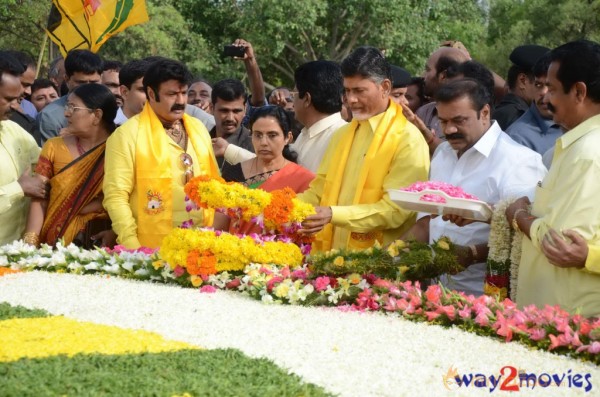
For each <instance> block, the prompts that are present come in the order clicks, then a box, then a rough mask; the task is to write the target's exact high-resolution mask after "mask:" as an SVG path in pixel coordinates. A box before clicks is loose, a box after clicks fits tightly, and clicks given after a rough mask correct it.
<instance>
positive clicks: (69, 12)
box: [46, 0, 149, 56]
mask: <svg viewBox="0 0 600 397" xmlns="http://www.w3.org/2000/svg"><path fill="white" fill-rule="evenodd" d="M52 3H53V4H52V9H51V10H50V16H49V17H48V28H47V29H46V32H47V33H48V35H49V36H50V38H51V39H52V41H54V42H55V43H56V45H58V47H59V48H60V51H61V52H62V54H63V56H66V55H67V52H69V51H70V50H74V49H86V50H90V51H92V52H97V51H98V50H99V49H100V47H101V46H102V44H104V42H105V41H106V40H108V39H109V38H110V37H111V36H112V35H115V34H117V33H119V32H121V31H123V30H124V29H125V28H127V27H128V26H132V25H137V24H139V23H144V22H147V21H148V19H149V18H148V12H147V11H146V1H145V0H53V1H52Z"/></svg>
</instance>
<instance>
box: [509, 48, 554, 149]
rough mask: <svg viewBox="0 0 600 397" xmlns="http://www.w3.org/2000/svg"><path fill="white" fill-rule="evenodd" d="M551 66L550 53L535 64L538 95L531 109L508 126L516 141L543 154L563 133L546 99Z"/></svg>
mask: <svg viewBox="0 0 600 397" xmlns="http://www.w3.org/2000/svg"><path fill="white" fill-rule="evenodd" d="M548 66H550V57H549V53H548V54H546V55H543V56H542V57H541V58H540V59H539V60H538V61H537V62H536V64H535V65H534V66H533V75H534V81H533V85H534V88H535V90H536V94H537V95H536V97H535V98H534V100H533V101H532V103H531V106H530V107H529V110H528V111H526V112H525V114H524V115H523V116H521V117H520V118H519V119H517V121H515V122H514V123H513V124H511V125H510V127H508V128H507V130H506V133H507V134H508V135H509V136H510V137H511V138H512V139H513V140H515V141H516V142H518V143H520V144H521V145H523V146H527V147H528V148H530V149H532V150H535V151H536V152H538V153H539V154H541V155H543V154H544V153H546V152H547V151H548V150H549V149H550V148H552V147H553V146H554V142H555V141H556V140H557V139H558V138H559V137H560V136H561V135H562V130H561V129H560V127H559V126H558V124H556V123H555V122H554V121H552V112H551V111H550V108H551V106H552V105H550V106H548V105H549V104H548V103H546V101H544V96H545V95H546V93H547V92H548V87H546V79H547V76H546V75H547V74H548Z"/></svg>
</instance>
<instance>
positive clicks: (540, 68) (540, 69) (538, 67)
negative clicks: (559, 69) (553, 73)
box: [531, 51, 550, 77]
mask: <svg viewBox="0 0 600 397" xmlns="http://www.w3.org/2000/svg"><path fill="white" fill-rule="evenodd" d="M549 67H550V51H548V52H547V53H545V54H544V55H542V56H541V57H540V59H538V60H537V61H536V63H535V65H533V69H531V71H532V72H533V75H534V76H535V77H545V76H547V75H548V68H549Z"/></svg>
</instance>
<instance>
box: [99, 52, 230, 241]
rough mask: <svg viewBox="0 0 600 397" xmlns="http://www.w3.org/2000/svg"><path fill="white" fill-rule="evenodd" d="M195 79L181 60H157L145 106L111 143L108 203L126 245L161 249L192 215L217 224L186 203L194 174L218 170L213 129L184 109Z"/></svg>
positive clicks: (106, 178) (149, 77)
mask: <svg viewBox="0 0 600 397" xmlns="http://www.w3.org/2000/svg"><path fill="white" fill-rule="evenodd" d="M191 78H192V76H191V74H190V72H189V70H188V69H187V68H186V66H185V65H183V64H182V63H180V62H177V61H174V60H170V59H164V60H159V61H157V62H155V63H153V64H152V66H150V67H149V68H148V71H147V72H146V74H145V75H144V80H143V84H144V90H145V91H146V96H147V97H148V101H147V102H146V105H145V107H144V109H143V110H142V112H141V113H140V114H138V115H136V116H134V117H132V118H131V119H129V120H128V121H127V122H125V123H124V124H123V125H122V126H121V127H119V128H118V129H117V130H116V131H115V132H114V133H113V134H112V135H111V137H110V138H109V139H108V141H107V142H106V162H105V163H106V165H105V176H104V201H103V204H104V207H105V208H106V210H107V211H108V213H109V215H110V218H111V219H112V222H113V224H112V225H113V230H114V231H115V233H117V236H118V237H117V242H118V243H119V244H121V245H123V246H125V247H126V248H129V249H135V248H139V247H141V246H143V247H151V248H157V247H159V246H160V243H161V241H162V239H163V237H164V236H166V235H167V234H168V233H169V231H170V230H171V229H172V228H173V227H178V226H179V225H181V224H182V223H183V222H184V221H189V220H190V219H191V220H192V221H193V222H194V224H196V225H207V226H210V225H211V224H212V216H213V214H212V213H211V212H209V211H192V212H189V213H188V212H187V211H186V208H185V206H186V204H185V193H184V191H183V187H184V185H185V183H186V182H187V181H188V180H189V179H190V178H191V177H192V176H194V175H196V176H198V175H210V176H218V175H219V170H218V168H217V163H216V160H215V156H214V153H213V151H212V145H211V141H210V136H209V135H208V131H207V130H206V128H205V127H204V125H203V124H202V123H201V122H200V121H198V120H197V119H195V118H193V117H190V116H188V115H186V114H185V105H186V103H187V88H188V84H189V82H190V80H191Z"/></svg>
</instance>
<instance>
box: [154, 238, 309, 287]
mask: <svg viewBox="0 0 600 397" xmlns="http://www.w3.org/2000/svg"><path fill="white" fill-rule="evenodd" d="M253 237H254V238H253ZM253 237H250V236H242V237H240V236H235V235H232V234H229V233H225V232H216V231H214V230H210V229H197V230H196V229H173V230H172V231H171V232H170V233H169V234H168V235H167V236H166V237H165V238H164V240H163V242H162V245H161V248H160V256H161V258H162V259H163V260H165V261H166V262H167V263H168V264H169V266H170V267H171V269H176V268H178V267H179V268H184V269H186V270H187V272H188V273H189V274H190V275H202V276H206V275H210V274H215V273H219V272H223V271H241V270H243V269H244V266H246V265H247V264H249V263H271V264H276V265H290V266H299V265H300V264H302V259H303V255H302V252H301V251H300V248H299V247H298V246H297V245H295V244H293V243H286V242H282V241H263V240H261V239H260V236H253Z"/></svg>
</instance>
